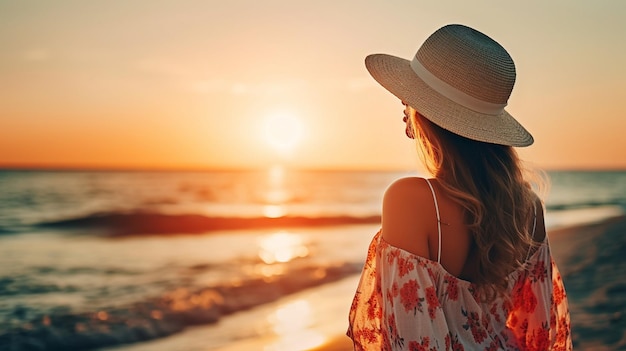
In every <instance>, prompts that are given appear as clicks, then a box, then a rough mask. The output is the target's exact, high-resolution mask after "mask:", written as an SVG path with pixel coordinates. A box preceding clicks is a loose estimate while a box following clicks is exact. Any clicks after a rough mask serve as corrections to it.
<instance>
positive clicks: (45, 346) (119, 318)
mask: <svg viewBox="0 0 626 351" xmlns="http://www.w3.org/2000/svg"><path fill="white" fill-rule="evenodd" d="M360 269H361V264H355V263H339V264H335V265H327V266H311V265H305V266H301V267H297V268H293V269H291V270H289V271H288V272H285V273H283V274H277V275H268V276H264V277H257V278H252V279H247V280H243V281H235V282H232V283H229V284H223V285H219V286H211V287H204V288H200V287H197V288H191V287H178V288H175V289H173V290H170V291H167V292H166V293H164V294H161V295H160V296H157V297H154V298H149V299H145V300H142V301H140V302H135V303H132V304H130V305H113V304H114V301H112V302H111V304H112V306H111V307H110V308H100V309H98V310H96V311H89V312H68V311H63V310H60V311H51V312H49V313H46V314H43V313H42V314H39V315H37V316H29V318H19V316H20V315H24V313H21V312H20V311H14V313H13V315H14V318H13V319H10V320H5V321H3V322H0V351H4V350H7V351H8V350H42V351H44V350H45V351H50V350H92V349H97V348H101V347H105V346H113V345H119V344H125V343H133V342H140V341H146V340H150V339H155V338H160V337H165V336H168V335H172V334H174V333H177V332H180V331H182V330H183V329H185V328H186V327H188V326H192V325H200V324H210V323H215V322H217V321H218V320H220V318H221V317H223V316H226V315H229V314H232V313H234V312H238V311H242V310H246V309H249V308H252V307H255V306H258V305H261V304H264V303H268V302H272V301H275V300H277V299H279V298H280V297H283V296H286V295H289V294H292V293H295V292H298V291H301V290H304V289H307V288H311V287H314V286H319V285H322V284H325V283H330V282H333V281H337V280H339V279H341V278H344V277H347V276H349V275H353V274H356V273H358V272H359V271H360ZM15 308H16V309H19V308H20V307H19V306H18V307H15ZM28 315H30V313H29V314H28Z"/></svg>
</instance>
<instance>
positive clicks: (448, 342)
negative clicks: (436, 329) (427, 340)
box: [444, 334, 451, 351]
mask: <svg viewBox="0 0 626 351" xmlns="http://www.w3.org/2000/svg"><path fill="white" fill-rule="evenodd" d="M444 340H445V342H446V351H448V350H450V343H451V341H450V334H446V338H445V339H444Z"/></svg>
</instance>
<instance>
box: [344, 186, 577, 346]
mask: <svg viewBox="0 0 626 351" xmlns="http://www.w3.org/2000/svg"><path fill="white" fill-rule="evenodd" d="M433 183H434V184H436V182H432V181H428V180H424V179H420V178H404V179H402V180H399V181H397V182H395V183H394V184H393V185H392V186H391V187H390V188H389V189H388V191H387V194H386V195H385V201H384V205H383V206H387V210H396V211H395V213H397V212H400V213H403V212H404V211H403V210H402V209H401V207H397V206H396V205H398V206H407V205H409V204H408V203H406V202H405V201H407V199H409V198H411V196H417V198H415V197H414V198H413V199H419V200H420V201H422V203H421V205H420V206H419V207H420V209H422V208H423V207H424V203H425V202H426V201H425V200H426V199H423V198H421V197H422V190H423V189H421V188H422V187H421V186H420V185H418V184H424V185H425V186H426V188H427V189H426V190H427V191H428V192H429V193H430V199H428V200H430V201H427V203H430V204H431V205H432V207H433V209H434V210H433V211H428V210H426V209H423V210H422V211H419V214H420V215H419V217H421V219H417V220H410V219H406V224H407V225H409V226H412V225H415V224H416V223H419V222H422V223H428V221H427V220H426V218H427V216H428V215H429V214H430V215H433V214H434V218H435V220H434V222H435V224H434V225H433V224H432V223H428V224H426V225H425V226H424V227H425V228H426V229H423V230H420V229H419V228H417V227H414V228H411V229H410V230H408V231H402V232H403V233H411V232H414V231H416V232H417V234H416V235H410V236H409V238H412V237H417V238H418V239H417V240H415V241H411V240H406V239H407V238H406V236H399V235H395V233H394V234H393V235H388V236H385V232H384V230H385V225H384V221H383V229H382V231H381V232H379V233H378V234H377V235H376V236H375V237H374V239H373V240H372V244H371V245H370V250H369V251H368V257H367V260H366V264H365V268H364V271H363V274H362V278H361V281H360V283H359V287H358V290H357V294H356V295H355V298H354V301H353V304H352V307H351V311H350V329H349V331H348V335H349V336H350V337H351V338H352V339H353V341H354V343H355V349H356V350H395V349H410V350H414V349H415V350H420V349H424V350H429V349H446V350H449V349H450V350H451V349H454V350H457V349H460V348H461V349H462V348H463V347H468V346H471V347H472V349H485V350H487V349H488V350H526V349H537V350H544V349H548V348H549V347H554V349H563V350H568V349H571V341H570V338H569V312H568V310H567V300H566V299H565V290H564V289H563V284H562V280H561V276H560V274H559V272H558V270H557V268H556V266H555V265H554V262H553V261H552V260H551V256H550V250H549V245H548V242H547V240H546V239H545V237H544V240H542V242H540V243H538V246H537V247H536V250H534V251H533V252H532V253H529V257H528V258H527V260H526V262H525V263H524V265H523V266H521V267H519V268H518V269H517V270H515V271H512V272H510V273H509V275H508V276H507V280H508V291H507V294H506V295H503V296H498V297H497V298H495V299H493V300H489V301H485V300H484V299H482V298H481V296H480V294H479V293H478V291H479V290H478V289H477V286H476V284H474V283H472V282H471V281H470V280H471V277H470V278H469V279H468V278H466V277H464V276H463V275H464V274H466V273H465V272H464V269H463V267H465V266H467V262H466V260H465V259H464V258H463V257H465V258H466V259H471V238H470V237H469V235H470V234H469V233H468V231H469V230H468V228H467V227H466V226H464V225H463V221H462V220H463V215H462V213H461V214H459V213H454V212H451V213H453V214H451V215H450V221H451V223H449V226H451V227H452V226H453V225H459V228H460V229H461V230H460V232H461V233H460V234H459V233H457V232H456V231H454V230H450V231H449V233H445V234H444V232H443V231H440V230H439V229H440V228H442V227H444V226H445V225H442V226H440V225H437V217H440V218H441V221H442V222H443V221H445V216H442V215H441V214H442V212H443V211H442V210H444V209H450V210H451V211H452V210H454V209H455V205H454V204H455V203H454V202H453V201H452V200H451V199H446V196H437V195H436V193H435V191H436V190H435V189H437V187H436V186H432V185H433ZM431 186H432V188H431ZM394 201H400V202H394ZM456 210H458V211H462V210H461V209H459V208H456ZM384 211H385V208H383V213H384ZM430 212H433V213H430ZM438 213H439V215H438ZM454 215H460V217H457V218H454ZM394 220H395V219H394ZM455 220H459V222H457V223H454V222H453V221H455ZM431 222H432V221H431ZM396 224H397V223H392V224H391V225H389V224H388V225H389V226H388V229H389V230H391V229H396V228H394V227H393V226H394V225H396ZM433 227H434V228H436V231H435V233H436V234H435V236H434V237H433V236H432V235H430V231H432V229H433ZM533 227H535V225H533ZM536 227H541V228H543V225H540V226H536ZM463 229H465V230H463ZM450 233H454V234H450ZM448 234H449V235H448ZM387 237H389V238H390V239H387ZM389 240H392V241H391V242H390V241H389ZM393 240H397V241H396V242H393ZM468 241H469V242H470V243H468ZM420 242H421V243H422V244H424V243H425V242H427V245H426V246H425V247H419V246H417V245H419V244H418V243H420ZM446 242H449V244H447V245H445V244H443V243H446ZM432 243H435V245H434V246H433V245H431V244H432ZM439 243H442V244H441V245H439ZM416 252H419V253H416ZM455 252H456V253H457V254H458V257H456V258H455V257H454V254H453V253H455ZM420 253H421V254H420ZM424 253H425V254H424ZM446 256H450V257H449V259H448V261H446V260H445V259H444V258H445V257H446ZM455 269H456V271H455ZM545 296H554V298H553V299H545V298H544V297H545ZM359 311H367V314H364V313H362V312H361V313H359Z"/></svg>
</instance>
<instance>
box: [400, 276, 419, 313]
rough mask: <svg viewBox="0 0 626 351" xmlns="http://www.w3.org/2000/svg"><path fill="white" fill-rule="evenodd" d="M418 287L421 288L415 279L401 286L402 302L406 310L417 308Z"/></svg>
mask: <svg viewBox="0 0 626 351" xmlns="http://www.w3.org/2000/svg"><path fill="white" fill-rule="evenodd" d="M417 289H419V285H418V284H417V281H416V280H415V279H411V280H409V281H408V282H406V283H404V285H402V287H401V288H400V302H401V303H402V305H403V306H404V310H405V311H406V312H409V311H413V310H415V309H416V308H417V304H418V298H417Z"/></svg>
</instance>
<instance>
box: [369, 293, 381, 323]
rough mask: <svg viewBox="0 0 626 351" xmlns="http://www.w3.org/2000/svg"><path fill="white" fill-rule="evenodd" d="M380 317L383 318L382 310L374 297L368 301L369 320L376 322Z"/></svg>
mask: <svg viewBox="0 0 626 351" xmlns="http://www.w3.org/2000/svg"><path fill="white" fill-rule="evenodd" d="M380 317H382V310H381V308H380V306H379V305H378V301H377V300H376V295H372V296H371V297H370V298H369V300H367V318H368V319H370V320H374V319H377V318H380Z"/></svg>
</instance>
